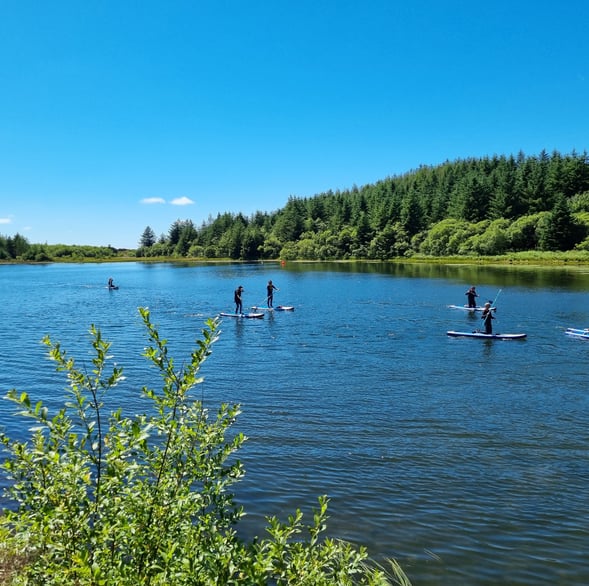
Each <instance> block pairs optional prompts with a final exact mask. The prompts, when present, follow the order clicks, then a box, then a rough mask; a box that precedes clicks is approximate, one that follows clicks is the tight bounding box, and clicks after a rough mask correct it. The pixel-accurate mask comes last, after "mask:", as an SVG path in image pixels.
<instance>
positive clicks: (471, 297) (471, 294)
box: [465, 285, 478, 307]
mask: <svg viewBox="0 0 589 586" xmlns="http://www.w3.org/2000/svg"><path fill="white" fill-rule="evenodd" d="M465 295H466V298H467V299H468V307H476V306H477V302H476V298H477V297H478V295H477V291H476V289H475V286H474V285H473V286H472V287H471V288H470V289H469V290H468V291H467V292H466V293H465Z"/></svg>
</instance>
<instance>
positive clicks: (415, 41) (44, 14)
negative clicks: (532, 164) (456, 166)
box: [0, 0, 589, 248]
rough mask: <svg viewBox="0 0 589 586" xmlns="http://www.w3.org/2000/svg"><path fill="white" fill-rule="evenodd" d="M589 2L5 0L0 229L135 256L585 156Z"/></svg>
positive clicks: (0, 46)
mask: <svg viewBox="0 0 589 586" xmlns="http://www.w3.org/2000/svg"><path fill="white" fill-rule="evenodd" d="M588 30H589V3H587V1H586V0H570V1H568V2H562V3H560V4H558V3H555V2H554V1H550V2H548V1H545V0H537V1H535V2H530V1H527V0H522V1H520V2H513V0H511V1H509V2H507V1H504V0H498V1H495V2H487V3H479V2H472V1H471V2H462V1H447V2H439V1H432V0H424V1H421V2H410V1H407V0H404V1H402V2H401V1H397V0H363V1H360V0H357V1H349V0H338V1H336V0H312V1H310V0H298V1H297V2H286V1H281V0H272V1H270V0H267V1H259V2H258V1H254V0H252V1H250V2H244V1H234V0H217V1H214V0H211V1H197V0H193V1H176V0H166V1H165V2H164V1H159V2H155V1H151V0H117V1H116V2H115V1H110V0H104V1H101V0H95V1H93V2H88V1H80V0H76V1H60V0H56V1H55V2H38V1H31V0H19V2H3V3H2V4H0V88H1V89H0V113H1V117H2V118H1V124H0V137H1V140H0V234H2V235H5V236H13V235H14V234H16V233H19V234H22V235H24V236H25V237H26V238H27V239H28V240H29V241H30V242H34V243H44V242H47V243H49V244H57V243H63V244H90V245H112V246H115V247H121V248H123V247H127V248H135V247H136V246H137V243H138V241H139V238H140V236H141V234H142V232H143V230H144V229H145V227H146V226H150V227H151V228H152V229H153V230H154V231H155V233H156V234H157V235H159V234H162V233H167V232H168V230H169V228H170V226H171V224H172V223H173V222H174V221H175V220H177V219H181V220H185V219H190V220H192V221H193V222H194V223H195V225H196V226H199V225H200V224H201V223H202V222H203V221H206V220H207V218H208V217H209V216H210V215H212V216H213V217H214V216H216V214H217V213H219V212H221V213H222V212H226V211H229V212H235V213H237V212H242V213H244V214H246V215H249V214H251V213H254V212H255V211H257V210H262V211H268V212H270V211H273V210H276V209H279V208H281V207H283V206H284V205H285V203H286V202H287V200H288V198H289V196H299V197H308V196H312V195H314V194H316V193H321V192H324V191H327V190H329V189H331V190H334V191H335V190H337V189H340V190H343V189H348V188H351V187H353V186H354V185H358V186H361V185H364V184H367V183H373V182H375V181H378V180H380V179H384V178H386V177H389V176H394V175H400V174H403V173H405V172H407V171H410V170H411V169H415V168H417V167H419V166H420V165H437V164H439V163H442V162H444V161H446V160H455V159H459V158H467V157H479V156H486V155H493V154H505V155H509V154H517V153H518V152H519V151H520V150H521V151H523V152H524V153H525V154H526V155H535V154H538V153H539V152H540V151H541V150H542V149H545V150H547V151H548V152H552V151H553V150H558V151H560V152H561V153H562V154H568V153H570V152H572V151H573V149H574V150H576V151H577V152H583V151H585V150H587V149H588V148H589V34H588V33H587V31H588Z"/></svg>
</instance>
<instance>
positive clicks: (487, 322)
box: [465, 285, 495, 334]
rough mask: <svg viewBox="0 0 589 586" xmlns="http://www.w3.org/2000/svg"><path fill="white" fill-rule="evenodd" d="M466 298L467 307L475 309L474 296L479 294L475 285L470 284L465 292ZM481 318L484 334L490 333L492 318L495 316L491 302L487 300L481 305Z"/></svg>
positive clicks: (491, 331)
mask: <svg viewBox="0 0 589 586" xmlns="http://www.w3.org/2000/svg"><path fill="white" fill-rule="evenodd" d="M465 295H466V299H467V301H468V307H469V308H472V309H475V308H476V306H477V302H476V298H477V297H478V296H479V295H478V293H477V290H476V287H475V286H474V285H472V287H469V289H468V290H467V291H466V293H465ZM481 319H482V320H483V325H484V326H485V334H492V333H493V320H494V319H495V317H494V316H493V311H492V309H491V302H490V301H487V303H485V305H484V307H483V314H482V315H481Z"/></svg>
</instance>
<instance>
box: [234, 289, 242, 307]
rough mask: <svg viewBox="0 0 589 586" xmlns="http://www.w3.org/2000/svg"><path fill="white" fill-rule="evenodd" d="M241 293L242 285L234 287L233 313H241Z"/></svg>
mask: <svg viewBox="0 0 589 586" xmlns="http://www.w3.org/2000/svg"><path fill="white" fill-rule="evenodd" d="M242 293H243V287H242V286H241V285H240V286H239V287H237V289H235V293H234V294H233V300H234V301H235V313H243V305H242V303H241V294H242Z"/></svg>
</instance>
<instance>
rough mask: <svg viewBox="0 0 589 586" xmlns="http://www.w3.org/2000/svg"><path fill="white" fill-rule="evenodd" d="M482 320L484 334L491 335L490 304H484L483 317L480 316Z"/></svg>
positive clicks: (491, 318) (491, 317) (491, 316)
mask: <svg viewBox="0 0 589 586" xmlns="http://www.w3.org/2000/svg"><path fill="white" fill-rule="evenodd" d="M481 319H482V320H483V324H484V326H485V334H492V333H493V320H494V319H495V318H494V317H493V311H492V310H491V304H490V303H489V302H487V303H485V309H483V315H482V316H481Z"/></svg>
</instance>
